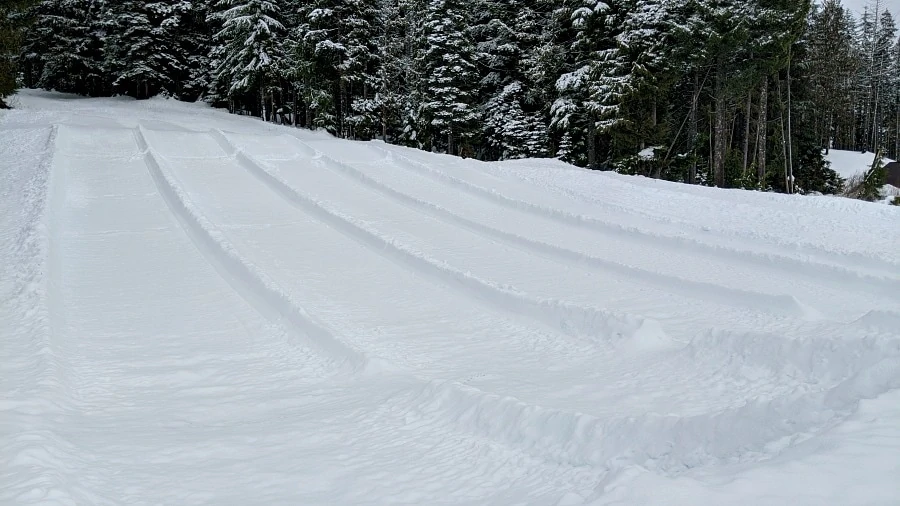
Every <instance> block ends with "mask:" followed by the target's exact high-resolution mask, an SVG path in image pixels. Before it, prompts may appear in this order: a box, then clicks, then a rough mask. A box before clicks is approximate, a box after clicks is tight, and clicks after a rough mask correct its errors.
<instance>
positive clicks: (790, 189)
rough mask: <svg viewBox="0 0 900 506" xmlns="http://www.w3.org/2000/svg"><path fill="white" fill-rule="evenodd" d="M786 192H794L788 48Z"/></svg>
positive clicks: (789, 57) (789, 55) (789, 54)
mask: <svg viewBox="0 0 900 506" xmlns="http://www.w3.org/2000/svg"><path fill="white" fill-rule="evenodd" d="M787 167H788V173H787V192H788V193H794V141H793V130H792V129H791V52H790V49H789V50H788V65H787Z"/></svg>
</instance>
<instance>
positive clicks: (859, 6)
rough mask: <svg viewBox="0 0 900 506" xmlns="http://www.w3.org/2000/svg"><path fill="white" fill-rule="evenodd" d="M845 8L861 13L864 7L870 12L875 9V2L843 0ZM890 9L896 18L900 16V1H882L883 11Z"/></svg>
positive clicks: (868, 0) (873, 0)
mask: <svg viewBox="0 0 900 506" xmlns="http://www.w3.org/2000/svg"><path fill="white" fill-rule="evenodd" d="M841 3H843V4H844V6H845V7H849V8H850V9H852V10H853V11H854V12H856V13H861V12H862V11H863V7H865V6H866V5H868V6H869V9H870V10H874V9H875V0H842V2H841ZM884 9H888V10H890V11H891V14H894V15H895V17H896V16H897V15H900V0H881V10H884Z"/></svg>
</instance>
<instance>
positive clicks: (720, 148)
mask: <svg viewBox="0 0 900 506" xmlns="http://www.w3.org/2000/svg"><path fill="white" fill-rule="evenodd" d="M715 96H716V110H715V111H714V114H715V121H714V123H715V127H714V130H715V131H714V132H713V137H714V141H713V158H712V164H713V182H714V183H715V185H716V186H717V187H719V188H724V187H725V154H726V152H727V150H728V139H727V138H726V136H727V135H728V100H727V97H726V96H725V69H724V67H723V66H722V65H721V63H720V65H719V68H718V69H716V94H715Z"/></svg>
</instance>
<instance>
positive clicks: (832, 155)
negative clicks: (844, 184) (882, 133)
mask: <svg viewBox="0 0 900 506" xmlns="http://www.w3.org/2000/svg"><path fill="white" fill-rule="evenodd" d="M825 159H826V160H827V161H829V162H830V163H831V168H832V169H834V171H835V172H837V173H838V175H839V176H841V177H842V178H844V179H850V178H852V177H854V176H858V175H860V174H865V173H866V172H867V171H868V170H869V169H871V168H872V162H874V161H875V153H868V152H866V153H860V152H859V151H844V150H840V149H831V150H829V151H828V153H827V154H826V155H825ZM882 160H883V161H884V163H886V164H887V163H891V162H893V161H894V160H891V159H890V158H886V157H882Z"/></svg>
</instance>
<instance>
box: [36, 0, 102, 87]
mask: <svg viewBox="0 0 900 506" xmlns="http://www.w3.org/2000/svg"><path fill="white" fill-rule="evenodd" d="M106 6H107V4H106V2H105V1H102V0H43V1H41V2H40V3H38V4H37V5H36V6H35V7H34V10H33V11H32V17H33V18H34V23H33V25H32V26H31V27H30V28H29V29H28V30H27V31H26V36H25V45H24V47H23V55H22V60H23V63H24V64H25V65H26V67H27V69H26V71H27V72H29V73H31V74H32V75H33V76H34V80H35V82H34V84H35V85H37V86H40V87H42V88H46V89H52V90H59V91H64V92H70V93H79V94H83V95H94V96H97V95H104V94H107V93H109V91H110V90H109V80H108V79H107V76H106V74H105V72H104V65H103V59H104V56H103V51H104V40H105V38H106V37H105V34H106V29H105V26H104V25H105V24H106V22H107V20H108V17H107V12H108V11H107V7H106Z"/></svg>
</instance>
